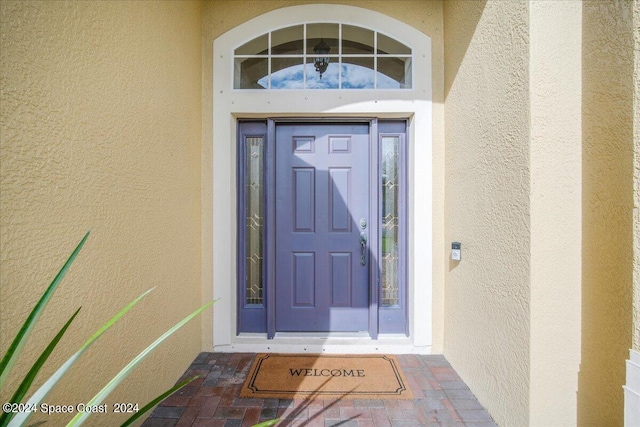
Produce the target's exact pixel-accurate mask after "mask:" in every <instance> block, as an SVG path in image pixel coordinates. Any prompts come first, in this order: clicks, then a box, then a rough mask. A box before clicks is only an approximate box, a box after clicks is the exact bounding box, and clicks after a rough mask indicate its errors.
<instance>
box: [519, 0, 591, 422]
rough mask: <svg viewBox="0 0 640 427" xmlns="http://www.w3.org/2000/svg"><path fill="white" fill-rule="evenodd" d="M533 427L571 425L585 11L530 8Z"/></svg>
mask: <svg viewBox="0 0 640 427" xmlns="http://www.w3.org/2000/svg"><path fill="white" fill-rule="evenodd" d="M529 16H530V53H529V70H530V71H529V73H530V81H529V85H530V86H529V87H530V96H531V98H530V103H531V104H530V112H529V115H530V123H531V142H530V162H531V169H530V179H529V180H530V188H531V195H530V233H531V237H530V239H531V259H530V287H531V296H530V302H529V304H530V344H529V345H530V354H529V358H530V362H529V363H530V367H529V372H530V374H529V378H530V390H529V414H530V415H529V425H530V426H540V427H545V426H551V425H554V426H572V425H576V421H577V420H576V413H577V410H576V408H577V401H576V397H575V396H576V392H577V390H578V369H579V364H580V321H581V301H580V294H581V285H582V283H581V273H582V271H581V269H582V263H581V259H582V253H581V244H582V204H581V203H582V191H581V189H582V127H581V113H582V106H581V98H582V79H581V75H582V55H581V45H582V5H581V3H580V2H576V1H548V0H540V1H532V2H530V12H529Z"/></svg>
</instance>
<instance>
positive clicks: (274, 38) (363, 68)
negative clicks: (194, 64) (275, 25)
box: [233, 23, 412, 89]
mask: <svg viewBox="0 0 640 427" xmlns="http://www.w3.org/2000/svg"><path fill="white" fill-rule="evenodd" d="M411 59H412V51H411V48H409V47H408V46H406V45H404V44H403V43H400V42H398V41H397V40H394V39H392V38H391V37H388V36H386V35H384V34H382V33H379V32H377V31H373V30H370V29H367V28H362V27H357V26H353V25H346V24H339V23H316V24H301V25H294V26H291V27H286V28H282V29H279V30H275V31H270V32H268V33H266V34H263V35H261V36H259V37H256V38H255V39H253V40H251V41H249V42H247V43H245V44H243V45H242V46H240V47H238V48H237V49H235V51H234V82H233V87H234V88H235V89H410V88H411V62H412V61H411Z"/></svg>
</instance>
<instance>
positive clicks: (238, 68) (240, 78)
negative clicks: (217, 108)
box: [233, 58, 269, 89]
mask: <svg viewBox="0 0 640 427" xmlns="http://www.w3.org/2000/svg"><path fill="white" fill-rule="evenodd" d="M268 64H269V63H268V59H267V58H236V59H235V62H234V76H233V88H234V89H266V88H268V87H269V85H268V79H267V77H268V74H269V69H268Z"/></svg>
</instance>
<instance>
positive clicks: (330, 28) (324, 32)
mask: <svg viewBox="0 0 640 427" xmlns="http://www.w3.org/2000/svg"><path fill="white" fill-rule="evenodd" d="M339 34H340V33H339V26H338V24H308V25H307V55H313V48H314V47H316V46H318V44H319V43H320V41H321V40H324V42H325V43H326V44H327V46H329V52H328V53H330V54H332V55H334V54H335V55H337V54H338V53H339V43H338V38H339Z"/></svg>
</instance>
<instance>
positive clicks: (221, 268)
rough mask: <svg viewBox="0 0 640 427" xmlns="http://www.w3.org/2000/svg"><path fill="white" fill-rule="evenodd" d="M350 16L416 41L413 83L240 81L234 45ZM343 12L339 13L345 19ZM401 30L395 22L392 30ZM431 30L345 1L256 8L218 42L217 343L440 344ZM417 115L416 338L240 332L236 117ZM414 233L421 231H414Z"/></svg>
mask: <svg viewBox="0 0 640 427" xmlns="http://www.w3.org/2000/svg"><path fill="white" fill-rule="evenodd" d="M309 17H313V22H323V21H324V22H337V21H339V22H342V23H346V24H351V25H357V26H360V27H366V28H370V29H373V30H378V31H380V32H382V33H385V34H387V35H388V36H391V37H393V38H395V39H397V40H398V41H400V42H402V43H404V44H405V45H407V46H410V47H411V48H412V50H413V62H412V64H413V65H412V66H413V76H414V78H413V79H412V84H413V88H412V89H397V90H396V89H380V90H364V89H352V90H348V89H345V90H246V89H245V90H240V89H233V66H234V64H233V51H234V49H235V48H236V47H237V46H240V45H242V44H243V43H245V42H247V41H249V40H251V39H253V38H255V37H257V36H259V35H261V34H264V33H266V32H268V31H271V30H274V29H277V28H282V27H287V26H290V25H295V24H299V23H305V22H309ZM336 17H340V18H339V19H336ZM386 29H392V31H386ZM431 63H432V60H431V39H430V38H429V37H428V36H427V35H425V34H423V33H421V32H420V31H418V30H416V29H415V28H413V27H411V26H409V25H407V24H405V23H403V22H400V21H397V20H395V19H393V18H390V17H388V16H385V15H382V14H380V13H377V12H373V11H371V10H368V9H362V8H357V7H352V6H344V5H335V4H332V5H319V4H312V5H301V6H292V7H287V8H282V9H277V10H275V11H272V12H269V13H266V14H264V15H261V16H259V17H256V18H254V19H252V20H250V21H247V22H245V23H244V24H241V25H239V26H238V27H236V28H234V29H232V30H230V31H228V32H226V33H225V34H223V35H221V36H220V37H218V38H217V39H216V40H215V41H214V44H213V141H212V144H213V183H212V185H213V260H212V262H213V284H212V285H213V295H214V298H215V299H219V300H220V301H219V302H218V303H217V304H216V306H215V308H214V316H213V322H214V324H213V344H214V350H215V351H230V352H239V351H242V352H245V351H246V352H262V351H277V352H314V353H322V352H333V353H373V352H386V353H430V351H431V344H432V335H433V334H432V311H433V310H432V240H433V239H432V236H433V230H432V227H433V225H432V223H433V221H432V177H433V173H432V84H431V81H432V77H431ZM293 116H295V117H372V118H373V117H377V118H408V119H409V129H408V131H407V136H408V139H409V150H408V160H409V171H408V172H409V173H408V177H409V192H408V199H409V206H408V217H409V230H411V231H410V235H409V254H408V255H409V259H408V267H409V268H408V273H409V274H408V291H409V295H408V296H409V307H408V309H409V337H406V336H404V335H403V336H385V335H381V336H380V337H379V339H378V340H376V341H373V340H371V339H370V338H368V337H358V336H321V335H319V336H309V335H305V336H287V337H276V338H274V339H272V340H267V338H266V334H243V335H241V336H238V335H237V333H236V332H237V331H236V325H237V322H236V320H237V319H236V316H237V312H236V307H237V304H236V303H237V292H236V289H237V278H236V271H237V269H236V267H237V259H236V254H237V250H236V249H237V242H236V229H237V215H236V206H237V203H236V202H237V200H236V197H237V187H236V128H237V126H236V120H237V118H248V117H263V118H267V117H293ZM413 236H418V238H415V237H413Z"/></svg>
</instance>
